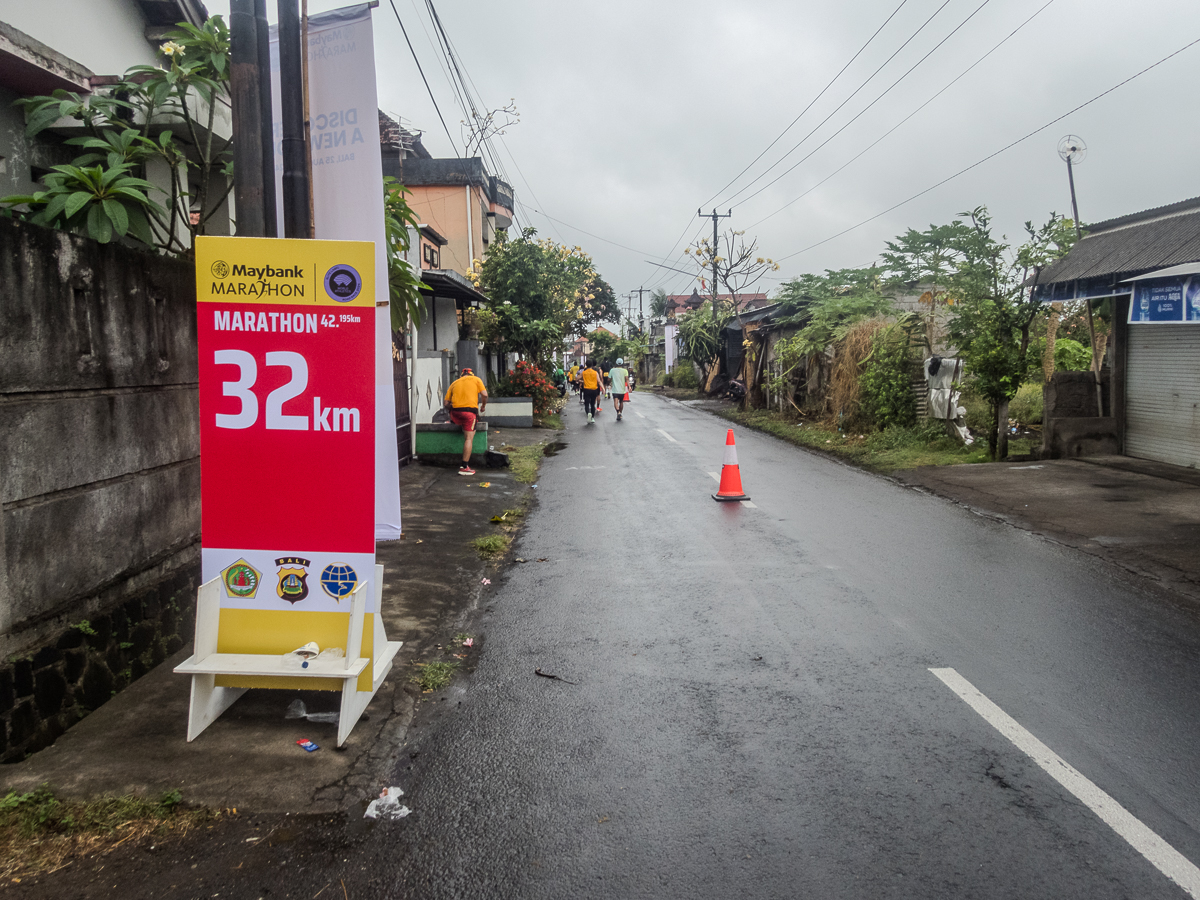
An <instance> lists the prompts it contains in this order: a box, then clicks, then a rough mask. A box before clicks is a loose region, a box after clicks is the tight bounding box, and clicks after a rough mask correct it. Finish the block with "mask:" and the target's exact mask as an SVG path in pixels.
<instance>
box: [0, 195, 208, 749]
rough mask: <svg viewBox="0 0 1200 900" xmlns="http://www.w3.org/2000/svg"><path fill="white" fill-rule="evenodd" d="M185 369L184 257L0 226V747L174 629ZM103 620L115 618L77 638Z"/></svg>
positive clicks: (187, 283) (120, 676)
mask: <svg viewBox="0 0 1200 900" xmlns="http://www.w3.org/2000/svg"><path fill="white" fill-rule="evenodd" d="M196 371H197V368H196V319H195V284H194V274H193V267H192V266H191V265H190V264H189V263H186V262H182V261H179V260H173V259H167V258H164V257H161V256H157V255H155V254H152V253H148V252H141V251H137V250H133V249H130V248H126V247H120V246H116V245H101V244H97V243H96V242H94V241H91V240H88V239H86V238H82V237H77V236H72V235H67V234H63V233H61V232H55V231H51V230H48V229H44V228H39V227H37V226H33V225H28V224H25V223H21V222H19V221H15V220H12V219H0V503H2V507H0V563H2V564H0V710H2V711H0V720H2V722H3V725H4V733H3V734H0V741H2V742H3V744H4V746H5V750H3V751H0V756H3V757H4V758H12V755H13V754H14V753H18V752H19V753H23V752H25V751H27V750H28V749H30V748H32V747H33V746H34V745H35V744H39V745H44V743H46V742H48V740H53V737H56V736H57V735H56V734H53V735H52V736H50V735H51V734H52V733H53V732H54V731H55V730H56V729H59V728H60V727H65V726H64V717H68V718H69V717H70V716H76V717H77V716H78V715H79V714H80V713H82V712H84V711H86V710H88V709H93V708H95V706H96V705H98V702H102V699H103V698H102V694H103V691H100V690H99V688H97V687H96V684H97V683H98V682H97V681H96V679H100V680H101V681H103V682H104V684H106V685H108V688H107V689H108V690H110V691H112V690H116V689H119V688H120V687H122V686H124V684H125V683H127V682H128V680H129V679H130V678H132V677H136V674H139V673H140V670H141V668H142V667H144V666H146V665H148V664H150V663H151V662H153V661H156V660H158V659H159V658H165V651H166V650H167V649H168V646H169V645H172V644H174V643H176V641H178V642H182V641H183V640H185V639H186V638H185V637H184V636H183V635H184V632H185V631H186V630H187V629H190V627H191V612H190V609H191V607H192V604H193V602H194V600H193V597H194V589H195V582H196V581H197V580H198V578H199V536H200V505H199V504H200V468H199V433H198V432H199V428H198V418H197V387H196V380H197V375H196ZM164 586H168V587H170V594H171V596H173V597H174V600H172V601H170V603H169V604H167V605H172V606H173V611H172V612H171V614H170V615H169V616H167V617H166V618H163V607H164V603H163V600H164V598H163V596H162V592H163V590H164V589H165V588H164ZM185 610H186V612H185ZM114 617H115V618H114ZM122 617H123V618H122ZM180 617H182V619H181V618H180ZM110 620H111V621H112V622H128V628H126V627H125V626H124V625H122V626H119V627H118V626H116V625H114V626H112V627H108V628H106V629H101V630H99V631H98V632H97V635H90V634H88V633H87V629H88V628H89V627H90V628H92V629H93V630H95V624H94V623H96V622H101V623H104V622H109V621H110ZM85 621H87V622H91V623H93V625H92V626H84V627H83V628H82V630H81V628H80V623H81V622H85ZM181 621H183V622H186V623H187V625H186V628H181V625H180V622H181ZM138 629H141V630H140V631H139V630H138ZM147 629H149V630H150V632H151V633H152V634H153V635H154V636H155V637H153V638H152V639H150V640H149V643H147V639H146V633H147ZM135 635H140V636H137V637H135ZM76 641H78V642H79V643H78V644H75V643H73V642H76ZM156 641H157V642H158V643H160V644H161V647H158V649H157V650H154V651H153V652H150V653H149V655H146V654H147V652H148V651H150V650H151V649H152V646H151V645H154V646H158V644H156V643H155V642H156ZM126 644H128V645H129V646H123V645H126ZM143 645H145V646H143ZM84 648H85V650H86V652H82V653H81V649H84ZM138 648H140V649H138ZM135 660H137V661H139V662H138V663H137V664H136V665H135V664H134V661H135ZM102 665H103V668H104V670H105V671H107V672H108V675H107V676H105V677H103V678H102V677H101V676H100V675H99V674H97V673H98V672H99V671H100V669H101V667H102ZM88 672H91V673H92V674H91V675H90V676H89V675H87V674H86V673H88ZM51 673H54V674H51ZM26 676H28V677H26ZM31 679H32V682H31ZM39 679H40V680H39ZM85 679H88V681H87V683H88V685H90V686H89V687H87V688H86V689H85V688H84V680H85ZM8 682H11V683H12V686H13V693H12V695H11V697H10V695H9V693H8V688H7V686H6V685H7V684H8ZM31 683H32V688H31V690H30V691H23V690H22V689H23V688H28V687H30V684H31ZM38 685H42V686H43V687H41V688H39V687H38ZM39 691H42V693H41V694H39V693H38V692H39ZM47 692H48V693H47ZM60 694H61V697H60V696H59V695H60ZM22 698H26V699H24V700H23V699H22ZM56 698H57V699H56ZM31 717H32V719H31ZM55 723H56V724H55ZM66 724H69V722H68V723H66Z"/></svg>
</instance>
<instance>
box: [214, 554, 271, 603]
mask: <svg viewBox="0 0 1200 900" xmlns="http://www.w3.org/2000/svg"><path fill="white" fill-rule="evenodd" d="M221 581H222V582H224V583H225V592H226V593H227V594H229V596H230V597H239V598H243V599H246V600H253V599H254V595H255V594H257V593H258V586H259V584H260V583H261V582H262V572H260V571H258V569H256V568H254V566H252V565H250V563H248V562H246V561H245V560H244V559H239V560H238V561H237V562H235V563H234V564H233V565H231V566H229V567H228V568H226V569H223V570H222V571H221Z"/></svg>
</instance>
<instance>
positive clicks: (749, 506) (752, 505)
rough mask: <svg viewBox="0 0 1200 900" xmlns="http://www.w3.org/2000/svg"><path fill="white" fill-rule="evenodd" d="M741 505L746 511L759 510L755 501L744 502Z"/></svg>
mask: <svg viewBox="0 0 1200 900" xmlns="http://www.w3.org/2000/svg"><path fill="white" fill-rule="evenodd" d="M741 503H742V506H744V507H746V509H758V505H757V504H756V503H755V502H754V501H753V500H742V501H741Z"/></svg>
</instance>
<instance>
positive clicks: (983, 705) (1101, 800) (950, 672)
mask: <svg viewBox="0 0 1200 900" xmlns="http://www.w3.org/2000/svg"><path fill="white" fill-rule="evenodd" d="M929 671H930V672H932V673H933V674H934V675H936V676H937V677H938V678H939V679H941V681H942V683H943V684H945V685H946V687H948V688H950V690H952V691H954V693H956V694H958V696H959V698H960V699H962V700H963V702H965V703H966V704H967V705H968V706H969V707H971V709H973V710H975V712H977V713H979V715H981V716H982V717H983V718H984V720H985V721H986V722H987V723H988V724H989V725H991V726H992V727H993V728H995V729H996V730H997V731H999V732H1000V733H1001V734H1002V735H1004V736H1005V737H1006V738H1008V739H1009V740H1010V741H1012V742H1013V743H1014V744H1016V746H1017V749H1018V750H1020V751H1021V752H1022V753H1025V754H1026V755H1027V756H1028V757H1029V758H1030V759H1032V760H1033V761H1034V762H1035V763H1037V764H1038V765H1039V766H1041V768H1042V769H1043V770H1045V772H1046V774H1048V775H1049V776H1050V777H1051V778H1053V779H1054V780H1055V781H1057V782H1058V783H1059V784H1061V785H1062V786H1063V787H1065V788H1066V789H1067V790H1068V791H1070V792H1071V793H1072V794H1074V795H1075V796H1076V797H1078V798H1079V800H1080V801H1081V802H1082V803H1083V804H1084V806H1086V807H1087V808H1088V809H1090V810H1091V811H1092V812H1094V813H1095V814H1096V815H1097V816H1099V817H1100V818H1101V819H1102V820H1103V821H1104V822H1105V824H1107V825H1108V826H1109V827H1110V828H1112V830H1113V831H1115V832H1116V833H1117V834H1119V835H1120V836H1121V837H1123V838H1124V839H1125V840H1126V841H1127V842H1128V843H1129V845H1130V846H1131V847H1133V849H1135V850H1137V851H1138V853H1140V854H1142V856H1144V857H1146V859H1147V860H1149V861H1150V863H1151V864H1153V865H1154V867H1155V868H1156V869H1158V870H1159V871H1160V872H1162V873H1163V874H1164V875H1166V876H1167V877H1168V878H1170V879H1171V880H1172V881H1174V882H1175V883H1176V884H1177V885H1179V886H1180V887H1181V888H1183V889H1184V890H1185V891H1187V893H1188V894H1189V895H1191V896H1192V897H1195V898H1198V900H1200V868H1197V867H1196V865H1195V864H1194V863H1192V861H1191V860H1189V859H1188V858H1187V857H1186V856H1184V855H1183V854H1182V853H1180V852H1179V851H1178V850H1176V849H1175V848H1174V847H1172V846H1171V845H1170V844H1168V843H1167V842H1166V841H1164V840H1163V839H1162V838H1160V837H1159V836H1158V835H1157V834H1155V833H1154V832H1153V831H1151V830H1150V829H1149V828H1148V827H1147V826H1146V825H1145V824H1144V823H1143V822H1142V821H1141V820H1140V819H1138V818H1137V817H1135V816H1134V815H1133V813H1131V812H1129V810H1127V809H1125V807H1123V806H1121V804H1119V803H1118V802H1117V801H1116V800H1114V799H1113V798H1112V797H1110V796H1109V795H1108V794H1106V793H1105V792H1104V791H1102V790H1100V788H1098V787H1097V786H1096V785H1095V784H1093V783H1092V782H1091V781H1090V780H1089V779H1088V778H1087V777H1086V776H1084V775H1083V774H1081V773H1080V772H1079V771H1077V770H1076V769H1075V768H1073V767H1072V766H1071V765H1069V764H1068V763H1067V761H1066V760H1064V759H1063V758H1062V757H1061V756H1059V755H1058V754H1057V753H1055V752H1054V751H1053V750H1051V749H1050V748H1049V747H1047V746H1046V745H1045V744H1043V743H1042V742H1041V741H1039V740H1038V739H1037V738H1036V737H1034V736H1033V735H1032V734H1031V733H1030V732H1029V731H1028V730H1026V729H1025V728H1023V727H1022V726H1021V725H1020V724H1019V723H1018V722H1017V721H1016V720H1015V719H1013V718H1012V717H1011V716H1010V715H1008V713H1006V712H1005V711H1004V710H1002V709H1001V708H1000V707H998V706H997V705H996V704H995V703H993V702H992V701H991V700H989V699H988V698H987V697H985V696H984V695H983V694H981V693H980V692H979V689H978V688H976V687H975V686H974V685H973V684H971V682H969V681H967V679H965V678H963V677H962V676H961V675H959V674H958V672H957V671H955V670H954V669H930V670H929Z"/></svg>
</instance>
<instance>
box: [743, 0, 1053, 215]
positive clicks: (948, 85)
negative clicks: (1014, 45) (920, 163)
mask: <svg viewBox="0 0 1200 900" xmlns="http://www.w3.org/2000/svg"><path fill="white" fill-rule="evenodd" d="M1053 2H1054V0H1046V2H1045V3H1044V4H1042V6H1040V7H1039V8H1038V9H1037V10H1036V11H1035V12H1034V13H1033V15H1031V16H1030V17H1029V18H1028V19H1026V20H1025V21H1024V22H1022V23H1021V24H1020V25H1018V26H1017V27H1016V28H1014V29H1013V30H1012V31H1010V32H1009V33H1008V35H1007V36H1006V37H1004V38H1003V39H1002V40H1001V41H1000V42H999V43H998V44H996V45H995V46H993V47H992V49H991V50H989V51H988V52H987V53H985V54H983V56H981V57H979V59H977V60H975V62H973V63H971V65H969V66H967V67H966V68H965V69H963V70H962V72H960V73H959V74H958V75H957V76H956V77H955V78H953V79H952V80H951V81H949V82H947V83H946V85H945V86H944V87H943V88H942V89H941V90H940V91H938V92H937V93H936V94H934V95H933V96H932V97H930V98H929V99H928V100H926V101H925V102H924V103H922V104H921V105H920V106H918V107H917V108H916V109H914V110H913V111H912V112H910V113H909V114H908V115H907V116H905V117H904V118H903V119H901V120H900V121H899V122H897V123H896V124H895V125H893V126H892V127H891V128H889V129H888V130H887V131H885V132H884V133H883V134H881V135H880V136H879V137H877V138H876V139H875V140H874V141H872V142H871V143H870V144H868V145H867V146H866V147H864V148H863V149H862V150H860V151H858V153H856V154H854V156H852V157H850V159H848V160H847V161H846V162H844V163H842V165H840V166H839V167H838V168H836V169H834V170H833V171H832V172H830V173H829V174H828V175H826V176H825V177H824V178H822V179H821V180H820V181H818V182H817V183H816V184H814V185H813V186H812V187H810V188H809V189H808V190H806V191H805V192H804V193H803V194H801V195H800V196H799V197H794V198H792V199H791V200H789V201H788V202H787V203H785V204H783V206H781V207H779V209H777V210H775V211H774V212H772V213H768V214H767V215H765V216H763V217H762V218H761V219H759V220H758V221H757V222H754V223H753V224H752V225H749V226H747V227H748V228H754V227H755V226H757V225H761V224H762V223H763V222H765V221H767V219H770V218H772V217H773V216H776V215H778V214H779V213H781V212H783V211H784V210H785V209H787V208H788V207H789V206H791V205H792V204H793V203H796V202H797V201H799V200H802V199H804V198H805V197H807V196H808V195H809V194H811V193H812V192H813V191H815V190H816V189H817V188H819V187H820V186H821V185H823V184H824V183H825V182H827V181H828V180H829V179H831V178H833V177H834V176H835V175H837V174H838V173H839V172H841V171H842V170H843V169H845V168H847V167H848V166H849V165H850V164H851V163H853V162H855V161H856V160H858V159H859V157H861V156H862V155H863V154H865V153H866V152H867V151H868V150H870V149H871V148H872V147H875V146H876V145H878V144H879V143H880V142H881V141H883V139H884V138H886V137H887V136H888V135H890V134H892V132H894V131H895V130H896V129H897V128H899V127H900V126H901V125H903V124H904V123H905V122H907V121H908V120H909V119H911V118H912V117H913V116H915V115H916V114H917V113H919V112H920V111H921V110H923V109H924V108H925V107H927V106H928V105H929V104H930V103H932V102H933V101H934V100H936V99H937V98H938V97H940V96H942V94H944V93H946V91H948V90H950V88H952V87H953V86H954V85H955V84H957V83H958V82H959V81H961V80H962V79H963V78H964V77H965V76H966V75H967V73H968V72H970V71H971V70H972V69H974V68H975V67H976V66H978V65H979V64H980V63H982V62H983V61H984V60H985V59H987V58H988V57H989V56H991V55H992V54H993V53H995V52H996V51H997V50H999V49H1000V48H1001V47H1002V46H1003V45H1004V44H1006V43H1008V41H1009V40H1010V39H1011V38H1013V37H1014V36H1015V35H1016V34H1017V32H1018V31H1020V30H1021V29H1022V28H1024V27H1025V26H1026V25H1028V24H1029V23H1030V22H1032V21H1033V20H1034V19H1036V18H1037V17H1038V16H1039V15H1041V14H1042V12H1043V11H1045V9H1046V8H1047V7H1048V6H1050V4H1052V3H1053ZM818 149H819V148H818Z"/></svg>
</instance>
